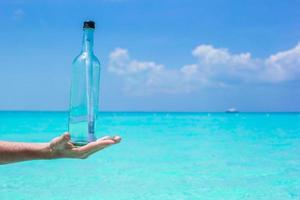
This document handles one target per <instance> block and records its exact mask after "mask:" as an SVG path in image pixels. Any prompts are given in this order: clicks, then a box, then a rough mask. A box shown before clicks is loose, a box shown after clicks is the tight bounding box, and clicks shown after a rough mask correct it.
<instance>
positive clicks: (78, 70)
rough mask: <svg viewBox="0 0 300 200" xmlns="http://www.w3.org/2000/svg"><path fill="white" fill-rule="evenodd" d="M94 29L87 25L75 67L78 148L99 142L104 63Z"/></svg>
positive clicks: (73, 118)
mask: <svg viewBox="0 0 300 200" xmlns="http://www.w3.org/2000/svg"><path fill="white" fill-rule="evenodd" d="M94 29H95V23H94V22H92V21H87V22H84V28H83V42H82V51H81V53H80V54H79V55H78V56H77V57H76V58H75V59H74V61H73V64H72V82H71V95H70V111H69V132H70V134H71V141H72V142H73V143H74V144H75V145H77V146H81V145H85V144H87V143H89V142H91V141H94V140H96V136H95V129H96V127H95V124H96V119H97V113H98V105H99V79H100V63H99V60H98V59H97V57H96V56H95V55H94V53H93V43H94Z"/></svg>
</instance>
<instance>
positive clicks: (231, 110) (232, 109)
mask: <svg viewBox="0 0 300 200" xmlns="http://www.w3.org/2000/svg"><path fill="white" fill-rule="evenodd" d="M226 113H239V111H238V110H237V109H235V108H229V109H228V110H226Z"/></svg>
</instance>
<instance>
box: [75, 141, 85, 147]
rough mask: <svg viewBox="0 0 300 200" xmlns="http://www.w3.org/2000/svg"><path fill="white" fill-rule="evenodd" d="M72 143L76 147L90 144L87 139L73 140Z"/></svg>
mask: <svg viewBox="0 0 300 200" xmlns="http://www.w3.org/2000/svg"><path fill="white" fill-rule="evenodd" d="M71 143H72V144H73V145H74V146H76V147H81V146H84V145H87V144H88V142H87V141H72V142H71Z"/></svg>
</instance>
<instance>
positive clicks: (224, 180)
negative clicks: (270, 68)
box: [0, 112, 300, 200]
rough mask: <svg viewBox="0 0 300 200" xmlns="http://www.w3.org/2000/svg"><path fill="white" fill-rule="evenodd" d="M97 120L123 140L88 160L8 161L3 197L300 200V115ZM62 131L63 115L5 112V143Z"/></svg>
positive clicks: (0, 129) (1, 126)
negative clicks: (12, 162) (11, 162)
mask: <svg viewBox="0 0 300 200" xmlns="http://www.w3.org/2000/svg"><path fill="white" fill-rule="evenodd" d="M97 125H98V126H99V127H101V130H100V131H98V137H100V136H102V135H113V134H119V135H121V136H122V138H123V141H122V143H120V144H118V145H116V146H113V147H111V148H109V149H105V150H104V151H102V152H99V153H98V154H96V155H94V156H92V157H90V158H88V159H86V160H72V159H58V160H51V161H47V160H40V161H28V162H22V163H16V164H11V165H2V166H0V199H1V200H21V199H24V200H25V199H26V200H27V199H30V200H35V199H38V200H44V199H51V200H64V199H66V200H79V199H86V200H100V199H101V200H198V199H199V200H202V199H203V200H206V199H207V200H225V199H226V200H227V199H228V200H235V199H237V200H240V199H247V200H248V199H253V200H259V199H263V200H281V199H282V200H289V199H297V200H298V199H300V114H298V113H269V114H267V113H248V114H247V113H245V114H243V113H240V114H222V113H102V114H101V115H100V117H99V120H98V122H97ZM66 129H67V114H66V113H59V112H52V113H51V112H1V113H0V140H10V141H27V142H46V141H49V140H51V139H52V138H53V137H55V136H57V135H60V134H61V133H62V132H64V131H65V130H66Z"/></svg>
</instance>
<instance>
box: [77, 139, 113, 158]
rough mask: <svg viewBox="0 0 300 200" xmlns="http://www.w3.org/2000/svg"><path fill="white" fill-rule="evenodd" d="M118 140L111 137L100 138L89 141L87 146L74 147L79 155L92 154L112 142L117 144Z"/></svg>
mask: <svg viewBox="0 0 300 200" xmlns="http://www.w3.org/2000/svg"><path fill="white" fill-rule="evenodd" d="M116 143H117V142H116V141H115V140H114V139H109V138H108V137H104V138H100V139H98V140H97V141H95V142H91V143H88V144H87V145H85V146H82V147H78V148H76V149H74V150H75V151H76V152H77V153H78V154H79V155H80V154H87V155H90V154H92V153H95V152H97V151H99V150H101V149H104V148H106V147H108V146H110V145H112V144H116Z"/></svg>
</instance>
